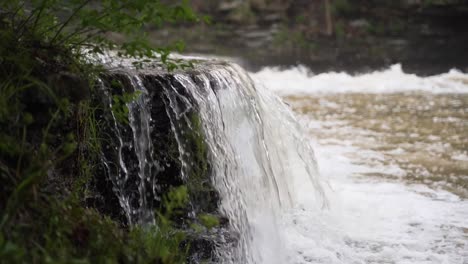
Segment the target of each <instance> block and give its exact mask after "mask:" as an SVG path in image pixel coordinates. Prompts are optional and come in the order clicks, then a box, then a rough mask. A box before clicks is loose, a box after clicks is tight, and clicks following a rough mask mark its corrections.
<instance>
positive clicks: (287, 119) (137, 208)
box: [102, 63, 327, 263]
mask: <svg viewBox="0 0 468 264" xmlns="http://www.w3.org/2000/svg"><path fill="white" fill-rule="evenodd" d="M116 71H117V74H114V75H112V76H113V77H111V78H114V79H119V78H120V79H123V80H124V81H123V83H124V84H125V85H124V86H128V87H126V88H125V87H124V90H128V91H138V96H137V98H136V100H133V101H131V102H128V103H127V106H128V110H129V112H128V116H129V123H128V124H127V125H126V124H122V122H119V120H118V115H117V114H115V113H113V115H112V117H111V120H110V121H111V122H110V123H111V124H112V127H113V128H112V131H113V132H112V133H113V134H114V137H115V140H114V141H115V144H116V145H117V146H116V147H115V148H116V151H115V153H116V156H117V158H116V159H115V158H112V157H109V158H108V159H107V160H105V163H106V164H107V167H108V170H109V175H110V176H111V179H112V181H113V184H114V191H115V192H116V194H117V196H118V198H119V202H120V205H121V207H122V208H123V209H124V211H125V212H126V216H127V220H128V222H129V223H130V224H151V223H154V216H153V213H152V209H153V206H152V204H153V203H154V202H155V200H158V199H159V197H158V194H159V193H158V186H159V178H158V177H159V176H158V175H161V174H163V173H164V169H163V167H164V164H163V162H162V161H159V160H155V158H154V157H153V156H154V155H153V153H154V150H153V148H154V147H153V146H152V142H153V140H158V139H154V138H151V135H152V129H153V127H154V125H155V124H154V120H152V117H154V116H152V114H151V113H152V112H153V110H152V107H153V106H152V104H155V103H157V102H152V101H151V100H155V99H154V98H153V97H152V95H153V94H154V91H155V90H158V89H159V88H161V89H162V95H161V97H158V98H159V99H156V100H162V101H163V103H164V108H165V112H166V115H167V117H168V118H169V121H170V122H169V123H170V129H171V130H172V134H173V136H174V138H175V140H176V144H177V150H178V154H179V157H178V160H179V162H180V168H181V171H180V178H181V179H182V180H184V181H186V182H188V183H189V184H190V179H189V178H190V177H193V175H192V172H193V168H194V166H195V165H194V164H193V159H194V157H192V156H191V155H193V154H194V153H193V152H192V151H191V147H192V146H191V144H192V142H189V141H187V134H190V133H198V131H197V127H198V126H199V124H198V121H196V120H199V121H200V124H201V132H202V133H203V138H204V144H206V146H207V148H208V157H207V158H208V162H209V166H210V172H211V180H212V184H213V185H214V187H215V188H216V190H217V191H218V193H219V196H220V201H219V210H220V213H221V214H222V215H224V216H226V217H227V218H228V219H229V227H228V228H229V233H230V234H234V236H235V237H236V238H235V240H236V242H235V243H230V242H229V241H225V242H223V241H218V245H217V249H216V254H217V257H216V259H217V260H219V262H221V263H287V262H288V260H287V257H288V252H287V250H286V245H285V241H286V240H285V234H284V232H282V217H283V215H284V214H285V213H286V212H288V211H289V210H291V209H292V208H296V207H297V206H300V207H301V208H304V209H305V208H307V210H310V211H316V212H320V211H321V210H322V209H323V208H326V207H327V200H326V198H325V195H324V190H323V187H322V182H321V181H320V178H319V177H318V172H317V164H316V160H315V156H314V152H313V150H312V148H311V146H310V144H309V142H308V139H307V138H306V137H305V133H304V132H303V131H302V129H301V127H300V126H299V125H298V123H297V121H296V120H295V118H294V116H293V114H292V112H291V111H290V110H289V109H288V108H287V106H286V105H285V104H284V103H282V101H281V100H280V99H279V98H278V97H277V96H275V95H273V94H272V93H270V92H268V91H267V90H265V89H263V88H261V89H259V88H258V87H256V86H255V85H254V82H253V81H252V80H251V78H250V77H249V75H248V74H247V73H246V72H245V71H243V70H242V69H241V68H240V67H238V66H236V65H234V64H209V63H208V64H203V65H200V66H199V67H197V68H196V69H194V70H190V71H185V72H174V73H164V72H162V71H157V70H155V71H154V72H152V71H151V70H146V71H138V72H136V71H131V70H127V69H125V68H123V69H122V68H120V69H117V70H116ZM156 83H157V84H158V85H155V84H156ZM110 85H111V84H109V82H107V83H106V82H105V81H103V82H102V89H103V90H104V91H105V92H106V93H107V97H108V102H107V103H108V104H109V106H110V107H111V108H113V107H114V106H115V105H116V104H118V103H119V101H118V100H117V101H116V100H115V98H114V97H115V95H112V94H111V93H112V89H111V88H110V87H109V86H110ZM194 113H195V114H194ZM187 128H188V129H189V130H187ZM107 156H109V155H107ZM112 159H115V161H114V162H111V161H110V160H112ZM299 188H307V190H308V191H307V193H300V192H297V190H298V189H299ZM193 214H196V212H193ZM226 240H230V238H228V237H227V238H226Z"/></svg>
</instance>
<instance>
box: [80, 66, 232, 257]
mask: <svg viewBox="0 0 468 264" xmlns="http://www.w3.org/2000/svg"><path fill="white" fill-rule="evenodd" d="M101 80H102V84H101V87H100V89H101V93H102V96H101V98H99V100H100V101H99V103H100V104H101V105H103V106H104V111H102V112H101V113H100V119H101V120H102V121H103V127H104V131H103V133H102V134H103V135H106V137H107V138H106V139H104V141H105V142H107V144H106V146H105V147H104V148H103V152H104V153H103V158H102V162H103V166H102V168H101V170H100V174H99V175H98V176H97V177H96V178H95V179H93V181H94V184H93V185H94V189H95V192H96V195H95V196H94V197H93V198H92V199H90V200H89V203H90V204H91V205H93V207H96V208H98V209H100V211H102V212H103V213H106V214H107V215H110V216H113V217H114V218H115V219H119V220H120V221H121V222H122V223H123V224H125V225H128V224H138V223H140V224H146V223H148V222H149V223H151V222H152V221H154V219H152V218H151V217H152V216H154V212H155V211H156V210H159V211H162V212H164V211H165V210H166V204H165V202H164V197H165V196H166V195H167V194H168V193H169V192H170V191H171V190H173V189H174V188H177V187H181V186H186V187H187V191H188V198H189V203H188V205H187V206H186V208H184V209H183V210H182V211H180V212H178V213H176V214H175V215H171V220H172V222H173V224H174V226H175V227H177V228H180V229H185V230H187V231H188V233H189V234H190V233H192V231H191V230H189V229H190V226H191V225H192V224H199V225H201V223H200V222H199V221H200V219H199V216H200V215H205V214H209V215H212V216H214V217H216V218H217V219H219V220H220V225H219V226H218V227H217V228H213V229H212V230H205V231H203V232H201V233H193V234H192V235H189V236H188V237H187V243H191V244H194V246H191V251H190V255H191V261H192V262H194V263H198V262H199V261H201V260H214V258H216V257H215V249H216V247H215V245H216V243H217V242H216V241H217V240H221V239H226V236H229V234H228V232H227V226H228V220H227V219H226V218H225V217H223V216H222V215H221V214H220V212H219V202H220V198H219V194H218V192H217V190H216V189H215V188H214V186H213V183H212V179H211V177H212V175H211V169H210V164H209V160H208V157H207V155H208V152H207V146H206V145H205V143H204V138H203V131H202V127H201V124H200V119H199V117H198V114H197V109H196V108H197V107H196V105H195V100H190V94H189V93H188V92H187V91H185V90H184V89H185V88H184V87H182V86H181V85H180V83H178V82H176V81H175V80H174V77H173V76H172V75H171V74H151V73H140V74H139V73H127V72H125V71H120V72H110V73H108V74H105V75H103V76H102V77H101ZM135 80H138V81H137V82H138V85H139V86H141V87H137V86H138V85H137V86H136V81H135ZM142 87H144V88H142ZM135 91H137V92H138V93H140V95H138V96H139V97H140V99H137V100H136V101H137V103H135V105H132V104H134V103H127V106H128V109H129V111H130V112H129V117H130V119H132V118H134V119H135V118H136V119H146V120H147V121H148V125H149V126H148V128H147V129H148V132H149V133H148V135H147V137H148V139H149V141H143V142H142V141H140V140H142V139H141V138H140V137H142V136H144V134H143V133H141V131H142V130H144V129H146V128H145V127H142V126H141V125H139V124H138V123H135V122H134V121H132V120H130V121H129V122H128V123H125V122H124V123H122V122H120V121H118V120H116V117H115V116H116V113H115V111H117V110H116V109H115V105H116V104H117V101H118V99H115V98H121V97H122V96H125V95H126V94H132V93H134V92H135ZM175 91H177V93H179V94H181V95H183V96H184V97H185V98H188V100H189V101H190V102H184V101H180V102H178V103H180V105H178V106H177V107H187V111H185V112H184V113H183V115H182V116H178V117H177V118H175V117H174V116H173V114H172V113H171V111H170V109H169V108H170V107H176V106H174V105H171V102H169V99H168V96H170V94H169V93H173V92H175ZM141 97H143V98H144V100H142V99H141ZM186 103H189V104H193V105H192V106H191V107H189V106H188V105H185V104H186ZM113 111H114V112H113ZM143 113H145V114H146V115H143ZM140 121H143V120H140ZM141 143H143V144H148V145H150V146H151V147H148V146H147V147H146V148H144V150H145V153H144V154H143V155H144V157H143V159H144V160H143V162H145V163H149V165H148V166H145V167H143V168H144V171H142V166H143V165H142V156H141V153H139V151H141V149H142V146H139V144H141ZM181 144H183V145H181ZM186 156H189V157H190V158H189V159H188V158H187V157H186ZM188 161H189V163H190V165H189V166H188V167H187V166H185V165H184V162H188ZM184 166H185V167H184Z"/></svg>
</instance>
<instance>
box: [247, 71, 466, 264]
mask: <svg viewBox="0 0 468 264" xmlns="http://www.w3.org/2000/svg"><path fill="white" fill-rule="evenodd" d="M251 76H252V77H253V79H254V80H255V81H256V82H257V85H260V86H264V87H266V88H267V89H269V90H272V91H274V92H275V93H276V94H277V95H279V96H281V98H282V99H283V100H284V102H286V104H288V105H289V106H290V108H291V109H292V110H293V111H294V112H295V114H296V117H297V119H298V120H299V122H300V123H301V125H302V126H304V127H305V128H306V131H307V135H308V136H309V140H310V143H311V144H312V145H313V147H314V150H315V155H316V158H317V163H318V167H319V173H320V178H321V181H322V183H323V185H324V186H326V187H325V188H324V189H325V191H326V197H327V199H328V206H325V207H322V208H321V209H317V208H316V206H315V207H314V206H312V205H311V204H308V203H309V202H308V198H307V197H309V196H310V197H312V196H314V195H315V194H314V190H312V189H310V187H308V185H304V186H303V187H301V186H299V187H298V188H296V189H295V190H294V191H295V192H297V193H298V195H300V196H302V197H303V199H302V200H300V202H296V203H295V204H294V205H293V206H292V207H291V209H290V210H287V212H285V213H283V215H282V217H281V226H282V232H281V233H282V236H284V247H285V248H286V249H287V250H286V251H287V252H286V255H287V262H288V263H298V264H299V263H434V264H436V263H453V264H456V263H468V200H467V198H468V75H466V74H463V73H460V72H458V71H456V70H452V71H450V72H449V73H446V74H441V75H437V76H430V77H419V76H415V75H411V74H406V73H404V72H403V71H402V70H401V66H400V65H394V66H392V67H391V68H390V69H387V70H383V71H377V72H373V73H368V74H362V75H356V76H351V75H348V74H346V73H323V74H318V75H314V74H312V73H310V72H309V71H308V70H307V68H305V67H302V66H299V67H295V68H290V69H279V68H265V69H263V70H261V71H259V72H257V73H252V74H251ZM311 199H312V198H311ZM312 200H313V199H312ZM310 203H312V202H310Z"/></svg>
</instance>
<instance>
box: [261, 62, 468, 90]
mask: <svg viewBox="0 0 468 264" xmlns="http://www.w3.org/2000/svg"><path fill="white" fill-rule="evenodd" d="M253 76H254V78H255V79H256V80H258V82H259V83H260V84H263V85H265V86H266V87H268V88H269V89H270V90H273V91H274V92H276V93H277V94H279V95H287V94H311V93H312V94H316V93H350V92H352V93H395V92H407V91H420V92H430V93H468V75H467V74H464V73H462V72H460V71H458V70H451V71H450V72H448V73H444V74H440V75H435V76H431V77H426V78H424V77H419V76H416V75H414V74H407V73H404V72H403V71H402V67H401V65H400V64H396V65H393V66H392V67H391V68H389V69H387V70H383V71H376V72H371V73H368V74H361V75H356V76H353V75H350V74H347V73H344V72H340V73H337V72H329V73H321V74H313V73H312V72H311V71H310V70H308V69H307V68H306V67H304V66H298V67H293V68H290V69H285V70H281V69H280V68H276V67H273V68H264V69H263V70H261V71H259V72H257V73H255V74H253Z"/></svg>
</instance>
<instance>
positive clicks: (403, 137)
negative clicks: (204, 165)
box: [285, 93, 468, 198]
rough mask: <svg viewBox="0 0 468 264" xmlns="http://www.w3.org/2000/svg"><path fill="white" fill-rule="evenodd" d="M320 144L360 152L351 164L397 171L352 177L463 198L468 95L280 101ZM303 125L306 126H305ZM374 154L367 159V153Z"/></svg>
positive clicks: (467, 175) (467, 176)
mask: <svg viewBox="0 0 468 264" xmlns="http://www.w3.org/2000/svg"><path fill="white" fill-rule="evenodd" d="M285 100H286V102H288V103H289V104H290V105H291V107H292V108H293V110H294V111H295V112H296V113H298V114H299V115H300V116H301V118H302V119H304V120H306V119H309V124H308V125H309V126H311V127H310V128H314V126H319V127H320V129H310V133H311V136H312V137H314V138H316V139H317V141H318V142H319V143H320V144H323V145H326V144H332V145H333V144H338V145H339V144H343V142H345V143H346V144H351V145H353V146H355V147H358V148H359V149H361V150H362V153H359V152H358V153H354V154H353V156H352V157H351V158H352V160H353V163H357V164H365V165H367V166H369V167H377V168H382V167H389V166H393V167H397V168H399V170H393V171H392V170H387V171H385V170H382V171H376V172H367V173H361V174H357V175H355V176H358V177H377V178H383V179H385V180H389V181H404V182H405V183H407V184H412V183H422V184H426V185H428V186H430V187H432V188H442V189H445V190H448V191H450V192H453V193H455V194H457V195H459V196H461V197H463V198H468V95H464V94H438V95H434V94H428V93H426V94H425V93H396V94H335V95H322V96H311V95H309V96H288V97H286V98H285ZM305 122H307V121H305ZM369 151H370V152H375V153H379V154H380V155H379V156H378V157H369V155H368V153H369Z"/></svg>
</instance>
